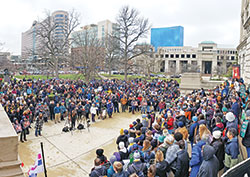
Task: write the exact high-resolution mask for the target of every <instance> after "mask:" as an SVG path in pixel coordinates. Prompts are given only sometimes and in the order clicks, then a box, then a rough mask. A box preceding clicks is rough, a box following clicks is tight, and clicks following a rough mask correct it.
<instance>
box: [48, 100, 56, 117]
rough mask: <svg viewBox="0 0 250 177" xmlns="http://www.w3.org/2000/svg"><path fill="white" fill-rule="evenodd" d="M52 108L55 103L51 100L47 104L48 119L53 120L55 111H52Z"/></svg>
mask: <svg viewBox="0 0 250 177" xmlns="http://www.w3.org/2000/svg"><path fill="white" fill-rule="evenodd" d="M54 108H55V103H54V101H53V100H52V101H51V102H50V104H49V113H50V120H54V119H55V113H54Z"/></svg>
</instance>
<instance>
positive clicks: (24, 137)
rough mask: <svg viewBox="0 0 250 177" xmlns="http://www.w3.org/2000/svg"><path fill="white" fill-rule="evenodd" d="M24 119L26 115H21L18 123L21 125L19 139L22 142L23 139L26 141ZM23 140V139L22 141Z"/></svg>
mask: <svg viewBox="0 0 250 177" xmlns="http://www.w3.org/2000/svg"><path fill="white" fill-rule="evenodd" d="M25 121H27V120H26V117H25V116H23V117H22V120H21V121H20V124H21V127H22V132H21V135H20V141H21V142H22V143H23V142H24V141H27V139H26V128H27V127H26V125H25ZM23 140H24V141H23Z"/></svg>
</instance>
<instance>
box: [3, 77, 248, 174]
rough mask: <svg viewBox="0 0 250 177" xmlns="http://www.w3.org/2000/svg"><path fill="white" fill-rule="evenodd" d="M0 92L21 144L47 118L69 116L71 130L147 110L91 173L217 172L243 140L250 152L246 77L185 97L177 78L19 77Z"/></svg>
mask: <svg viewBox="0 0 250 177" xmlns="http://www.w3.org/2000/svg"><path fill="white" fill-rule="evenodd" d="M0 95H1V104H2V106H3V107H4V109H5V111H6V113H7V115H8V117H9V119H10V121H11V122H12V124H13V126H14V128H15V130H16V132H17V133H19V134H20V141H21V142H24V141H27V134H29V129H30V128H31V127H32V128H34V129H35V136H41V135H42V128H43V124H44V123H46V122H48V121H53V122H54V123H55V124H57V123H60V122H61V121H66V123H68V124H69V126H70V128H71V130H72V131H73V130H75V129H76V127H77V124H79V123H81V122H82V121H83V120H84V121H85V122H86V124H87V126H88V125H89V124H91V123H94V122H95V121H96V119H105V118H112V116H113V114H114V113H116V114H117V113H120V112H129V113H131V114H135V113H141V115H142V116H141V117H139V118H138V119H136V120H135V121H134V122H132V123H131V124H130V125H129V126H128V128H127V129H124V130H123V129H121V131H120V136H119V137H118V138H117V141H116V143H117V151H116V152H114V153H113V155H112V157H110V158H109V159H107V157H106V156H105V155H104V150H103V149H97V150H96V154H97V157H96V159H95V160H94V167H93V169H91V173H90V176H91V177H97V176H108V177H111V176H123V177H126V176H139V177H141V176H156V177H157V176H159V177H161V176H168V175H170V174H171V173H172V174H174V176H176V177H179V176H191V177H196V176H199V177H206V176H207V177H213V176H217V174H218V173H219V174H222V173H223V172H226V171H227V170H228V169H230V168H232V167H233V166H235V165H236V164H238V163H239V162H240V161H241V160H242V151H241V148H240V145H239V143H240V142H239V141H240V140H241V141H242V144H243V146H244V147H245V148H246V152H247V157H250V128H249V125H248V121H249V119H250V104H249V103H250V95H249V86H248V87H247V86H246V85H245V84H244V81H243V80H242V79H240V80H237V79H234V80H231V81H225V82H224V83H223V84H221V85H220V86H217V87H216V88H215V89H212V90H208V91H205V90H204V89H200V90H194V91H193V92H192V93H190V94H187V95H180V90H179V84H178V82H177V81H175V80H169V81H162V80H152V81H150V82H149V81H143V80H141V79H135V80H131V81H122V80H115V79H114V80H92V81H91V82H89V83H85V82H83V81H81V80H76V81H73V80H63V79H50V80H25V79H23V80H16V79H13V80H11V81H10V83H1V85H0Z"/></svg>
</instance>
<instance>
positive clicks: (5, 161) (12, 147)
mask: <svg viewBox="0 0 250 177" xmlns="http://www.w3.org/2000/svg"><path fill="white" fill-rule="evenodd" d="M20 165H21V162H20V161H19V156H18V135H17V134H16V131H15V130H14V128H13V126H12V124H11V122H10V120H9V118H8V116H7V114H6V112H5V111H4V109H3V107H2V105H0V176H4V177H24V175H23V172H22V170H21V168H20Z"/></svg>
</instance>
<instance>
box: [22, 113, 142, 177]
mask: <svg viewBox="0 0 250 177" xmlns="http://www.w3.org/2000/svg"><path fill="white" fill-rule="evenodd" d="M137 117H140V115H139V114H138V115H132V114H131V113H120V114H115V115H114V117H113V118H111V119H109V118H107V119H105V120H100V121H97V122H96V123H95V124H92V125H91V126H90V128H89V132H88V130H87V129H84V130H82V131H79V130H75V131H73V132H67V133H64V132H62V128H63V126H64V124H65V122H61V123H60V124H54V122H51V121H49V122H48V123H45V124H44V127H43V130H42V136H41V137H35V135H34V129H31V131H30V135H28V136H27V140H28V141H27V142H25V143H21V142H20V143H19V154H20V159H21V161H22V162H23V163H24V167H23V171H24V172H25V173H26V176H27V172H28V170H29V167H30V166H31V165H32V164H33V163H34V162H35V159H36V156H37V154H38V153H39V152H40V149H41V148H40V142H43V144H44V153H45V161H46V167H47V171H48V176H60V177H66V176H74V177H78V176H79V177H80V176H88V174H89V172H90V169H91V168H92V167H93V166H94V164H93V160H94V159H95V157H96V154H95V151H96V149H98V148H100V147H102V148H103V149H104V154H105V155H106V156H107V157H108V158H109V157H110V156H111V155H112V153H113V152H114V151H116V149H117V147H116V144H115V141H116V138H117V137H118V135H119V131H120V129H121V128H127V127H128V125H129V124H130V123H131V122H132V121H134V120H135V119H136V118H137ZM43 175H44V174H42V173H41V174H38V177H39V176H43Z"/></svg>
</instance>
